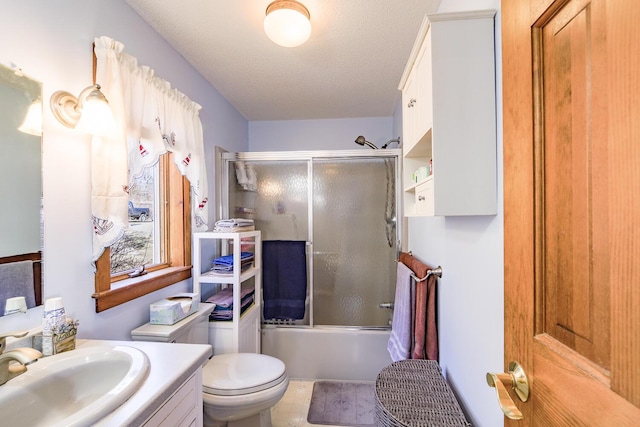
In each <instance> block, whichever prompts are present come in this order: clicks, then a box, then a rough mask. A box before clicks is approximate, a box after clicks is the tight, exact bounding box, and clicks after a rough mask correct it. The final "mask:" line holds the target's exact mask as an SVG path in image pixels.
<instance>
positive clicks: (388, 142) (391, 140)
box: [356, 137, 400, 148]
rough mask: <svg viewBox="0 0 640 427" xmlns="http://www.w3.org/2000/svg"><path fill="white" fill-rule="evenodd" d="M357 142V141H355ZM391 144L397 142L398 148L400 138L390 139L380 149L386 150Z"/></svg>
mask: <svg viewBox="0 0 640 427" xmlns="http://www.w3.org/2000/svg"><path fill="white" fill-rule="evenodd" d="M356 142H357V141H356ZM392 142H397V143H398V146H400V137H397V138H396V139H390V140H389V141H387V142H386V144H384V145H383V146H382V147H380V148H387V145H389V144H391V143H392Z"/></svg>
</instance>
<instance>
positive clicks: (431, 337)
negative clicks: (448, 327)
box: [400, 252, 438, 360]
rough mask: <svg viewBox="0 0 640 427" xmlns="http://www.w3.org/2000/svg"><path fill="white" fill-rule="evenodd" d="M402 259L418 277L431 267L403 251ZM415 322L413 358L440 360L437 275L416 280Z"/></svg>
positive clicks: (424, 274)
mask: <svg viewBox="0 0 640 427" xmlns="http://www.w3.org/2000/svg"><path fill="white" fill-rule="evenodd" d="M400 261H401V262H402V263H403V264H404V265H406V266H407V267H409V268H410V269H411V271H413V274H414V275H415V276H416V277H418V278H423V277H425V276H426V275H427V271H428V270H431V268H430V267H429V266H427V265H425V264H423V263H422V262H420V261H419V260H417V259H416V258H415V257H414V256H413V255H411V254H408V253H405V252H402V253H400ZM415 298H416V303H415V322H414V343H413V348H412V351H411V358H412V359H428V360H438V329H437V326H436V276H435V275H431V276H429V277H428V278H427V279H426V280H423V281H416V286H415Z"/></svg>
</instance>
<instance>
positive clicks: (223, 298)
mask: <svg viewBox="0 0 640 427" xmlns="http://www.w3.org/2000/svg"><path fill="white" fill-rule="evenodd" d="M254 295H255V289H254V287H253V286H252V285H249V284H245V285H243V286H242V287H241V291H240V313H243V312H244V311H245V310H246V309H247V308H249V307H250V306H251V304H253V300H254ZM206 302H209V303H214V304H216V306H215V308H214V309H213V311H212V312H211V315H210V316H209V318H210V319H211V320H233V288H232V287H228V288H224V289H222V290H220V292H218V293H216V294H215V295H212V296H210V297H209V298H208V299H207V301H206Z"/></svg>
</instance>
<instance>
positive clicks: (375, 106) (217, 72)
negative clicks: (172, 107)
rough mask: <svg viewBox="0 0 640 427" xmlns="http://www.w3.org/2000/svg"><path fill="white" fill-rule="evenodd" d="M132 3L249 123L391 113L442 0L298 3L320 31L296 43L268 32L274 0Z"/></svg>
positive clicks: (137, 0)
mask: <svg viewBox="0 0 640 427" xmlns="http://www.w3.org/2000/svg"><path fill="white" fill-rule="evenodd" d="M126 2H127V3H128V4H129V5H130V6H131V7H132V8H133V9H134V10H135V11H136V12H137V13H138V14H139V15H140V16H141V17H142V18H143V19H144V20H145V21H146V22H148V23H149V24H150V25H151V26H152V27H153V28H154V29H155V30H156V31H157V32H158V33H160V34H161V35H162V36H163V37H164V38H165V39H166V40H167V41H168V42H169V43H170V44H171V45H172V46H173V47H174V48H175V49H176V50H177V51H178V52H180V53H181V54H182V56H183V57H184V58H185V59H186V60H187V61H189V62H190V63H191V64H192V65H193V67H194V68H195V69H196V70H198V71H199V72H200V73H201V74H202V75H203V76H204V77H205V78H206V79H207V80H208V81H209V82H211V84H212V85H213V86H214V87H215V88H216V89H217V90H218V91H219V92H220V93H221V94H222V95H223V96H224V97H225V98H227V99H228V100H229V101H230V102H231V103H232V104H233V105H234V106H235V107H236V108H237V109H238V111H240V113H242V114H243V115H244V116H245V117H246V118H247V119H248V120H299V119H326V118H352V117H388V116H391V115H392V114H393V110H394V108H395V106H396V103H397V102H398V99H399V96H400V93H399V91H398V83H399V82H400V78H401V76H402V73H403V71H404V67H405V65H406V62H407V60H408V58H409V54H410V52H411V49H412V47H413V42H414V39H415V37H416V35H417V33H418V29H419V28H420V24H421V23H422V19H423V17H424V15H425V14H426V13H433V12H435V11H436V10H437V7H438V5H439V3H440V0H301V2H302V3H303V4H304V5H305V6H306V7H307V9H309V13H310V14H311V25H312V27H313V30H312V33H311V37H310V39H309V41H307V43H305V44H304V45H302V46H299V47H295V48H284V47H280V46H278V45H276V44H274V43H273V42H271V41H270V40H269V39H268V38H267V36H266V35H265V34H264V30H263V27H262V23H263V19H264V14H265V10H266V8H267V6H268V5H269V3H270V2H271V0H180V1H175V0H126ZM185 23H187V24H186V25H185Z"/></svg>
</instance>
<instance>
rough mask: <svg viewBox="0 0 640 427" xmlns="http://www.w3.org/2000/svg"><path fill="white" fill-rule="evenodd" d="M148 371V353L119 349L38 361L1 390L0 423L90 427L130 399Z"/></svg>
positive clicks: (88, 350)
mask: <svg viewBox="0 0 640 427" xmlns="http://www.w3.org/2000/svg"><path fill="white" fill-rule="evenodd" d="M148 371H149V359H148V358H147V356H146V354H144V353H143V352H142V351H140V350H138V349H136V348H133V347H127V346H122V345H119V346H113V347H109V346H101V347H90V348H84V349H83V348H79V349H76V350H71V351H68V352H65V353H60V354H57V355H55V356H50V357H44V358H41V359H40V360H38V361H37V362H35V363H32V364H31V365H29V366H28V370H27V372H25V373H24V374H22V375H20V376H18V377H16V378H14V379H12V380H10V381H8V382H7V383H5V384H4V385H1V386H0V420H1V421H0V422H1V423H2V425H7V426H10V425H11V426H17V425H24V426H32V427H33V426H48V427H53V426H56V427H57V426H65V427H70V426H86V425H91V424H93V423H95V422H96V421H98V420H100V419H101V418H103V417H105V416H106V415H108V414H109V413H111V412H112V411H113V410H115V409H116V408H118V407H119V406H120V405H122V404H123V403H124V402H125V401H126V400H127V399H128V398H129V397H131V395H133V393H134V392H135V391H136V390H137V389H138V388H139V386H140V385H141V384H142V383H143V382H144V380H145V379H146V377H147V373H148Z"/></svg>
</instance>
